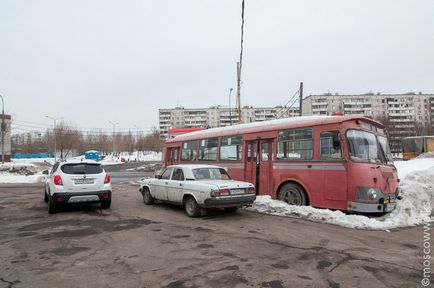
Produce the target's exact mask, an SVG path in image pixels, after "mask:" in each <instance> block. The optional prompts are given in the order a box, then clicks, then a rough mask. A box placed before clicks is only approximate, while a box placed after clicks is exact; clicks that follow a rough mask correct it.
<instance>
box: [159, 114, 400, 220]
mask: <svg viewBox="0 0 434 288" xmlns="http://www.w3.org/2000/svg"><path fill="white" fill-rule="evenodd" d="M163 153H164V164H165V166H167V165H172V164H178V163H183V164H187V163H209V164H212V165H219V166H222V167H225V168H226V169H228V171H229V173H230V175H232V177H233V178H234V179H236V180H241V181H247V182H251V183H253V184H255V187H256V191H257V194H258V195H270V196H271V197H272V198H274V199H279V200H282V201H286V202H287V203H289V204H292V205H311V206H314V207H319V208H329V209H338V210H344V211H355V212H363V213H379V212H380V213H382V212H389V211H392V210H393V209H394V208H395V205H396V200H397V199H398V194H399V192H400V188H399V179H398V175H397V170H396V168H395V166H394V164H393V160H392V155H391V153H390V148H389V142H388V138H387V134H386V131H385V129H384V126H383V125H382V124H381V123H379V122H376V121H374V120H372V119H370V118H366V117H363V116H307V117H306V116H304V117H295V118H287V119H278V120H272V121H264V122H256V123H249V124H240V125H235V126H229V127H223V128H213V129H207V130H203V131H198V132H192V133H187V134H183V135H180V136H177V137H175V138H174V139H170V140H168V141H167V142H166V143H165V145H164V151H163Z"/></svg>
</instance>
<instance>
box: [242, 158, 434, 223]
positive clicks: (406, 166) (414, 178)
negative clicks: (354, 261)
mask: <svg viewBox="0 0 434 288" xmlns="http://www.w3.org/2000/svg"><path fill="white" fill-rule="evenodd" d="M396 166H397V168H398V174H399V177H400V178H401V188H402V194H401V196H403V199H402V200H400V201H398V204H397V208H396V209H395V210H394V211H392V212H391V213H389V214H386V215H384V216H381V217H367V216H363V215H347V214H345V213H343V212H341V211H332V210H329V209H318V208H313V207H301V206H292V205H288V204H286V203H284V202H281V201H277V200H273V199H271V198H270V196H259V197H257V199H256V201H255V203H254V204H253V206H252V207H251V208H248V209H249V210H252V211H256V212H260V213H265V214H272V215H279V216H286V217H300V218H304V219H308V220H311V221H314V222H320V223H328V224H334V225H339V226H343V227H347V228H355V229H369V230H389V229H393V228H400V227H408V226H416V225H420V224H422V223H424V219H425V218H426V217H427V216H429V215H430V214H431V213H432V208H433V207H434V159H432V158H431V159H427V158H425V159H414V160H410V161H400V162H397V163H396ZM428 203H429V204H428ZM426 207H429V208H430V209H428V211H427V209H426Z"/></svg>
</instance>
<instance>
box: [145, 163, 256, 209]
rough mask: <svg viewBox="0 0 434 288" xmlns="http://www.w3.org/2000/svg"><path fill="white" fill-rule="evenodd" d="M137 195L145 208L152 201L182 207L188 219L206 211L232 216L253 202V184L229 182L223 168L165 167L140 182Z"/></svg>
mask: <svg viewBox="0 0 434 288" xmlns="http://www.w3.org/2000/svg"><path fill="white" fill-rule="evenodd" d="M140 193H141V194H142V196H143V202H144V203H145V204H147V205H152V204H153V203H154V200H161V201H165V202H170V203H174V204H177V205H183V206H184V208H185V212H186V213H187V215H188V216H190V217H198V216H200V215H201V209H206V208H225V210H227V211H229V212H235V211H237V209H238V208H240V207H242V206H250V205H251V204H252V203H253V202H254V201H255V199H256V195H255V187H254V185H253V184H251V183H248V182H241V181H235V180H232V178H231V177H230V176H229V174H228V172H227V171H226V170H225V169H224V168H222V167H218V166H211V165H172V166H168V167H167V168H166V169H164V170H163V171H162V173H161V175H157V176H156V178H155V179H153V178H151V179H144V180H142V181H141V183H140Z"/></svg>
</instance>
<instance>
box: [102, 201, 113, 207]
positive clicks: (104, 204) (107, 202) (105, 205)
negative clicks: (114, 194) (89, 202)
mask: <svg viewBox="0 0 434 288" xmlns="http://www.w3.org/2000/svg"><path fill="white" fill-rule="evenodd" d="M110 206H112V200H109V201H105V202H101V208H102V209H109V208H110Z"/></svg>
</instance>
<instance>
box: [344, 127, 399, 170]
mask: <svg viewBox="0 0 434 288" xmlns="http://www.w3.org/2000/svg"><path fill="white" fill-rule="evenodd" d="M347 139H348V144H349V148H350V158H351V160H353V161H358V162H369V163H377V164H379V163H384V164H387V165H393V159H392V154H391V153H390V148H389V143H388V141H387V138H386V137H384V136H375V135H374V134H373V133H369V132H365V131H360V130H349V131H348V132H347Z"/></svg>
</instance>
